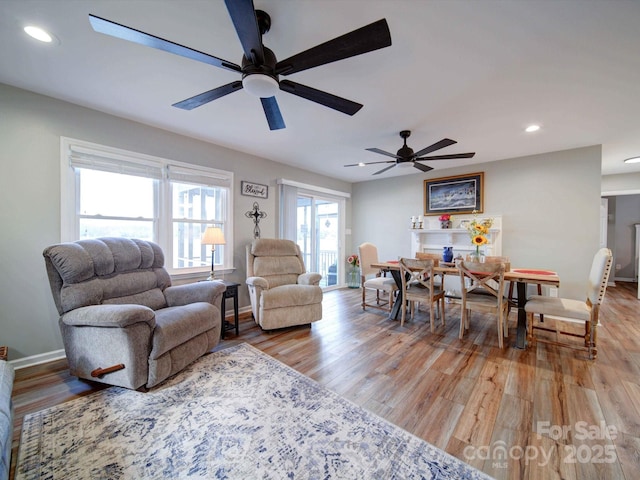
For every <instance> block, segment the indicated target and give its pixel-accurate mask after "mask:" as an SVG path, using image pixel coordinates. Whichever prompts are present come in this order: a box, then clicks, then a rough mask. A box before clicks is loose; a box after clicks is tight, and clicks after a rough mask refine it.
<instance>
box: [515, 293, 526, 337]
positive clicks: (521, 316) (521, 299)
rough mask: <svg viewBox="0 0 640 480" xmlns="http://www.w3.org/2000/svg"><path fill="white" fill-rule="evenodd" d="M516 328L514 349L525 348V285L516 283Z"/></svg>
mask: <svg viewBox="0 0 640 480" xmlns="http://www.w3.org/2000/svg"><path fill="white" fill-rule="evenodd" d="M517 289H518V290H517V291H518V328H517V330H516V348H526V346H527V312H525V310H524V306H525V304H526V303H527V284H526V282H518V284H517Z"/></svg>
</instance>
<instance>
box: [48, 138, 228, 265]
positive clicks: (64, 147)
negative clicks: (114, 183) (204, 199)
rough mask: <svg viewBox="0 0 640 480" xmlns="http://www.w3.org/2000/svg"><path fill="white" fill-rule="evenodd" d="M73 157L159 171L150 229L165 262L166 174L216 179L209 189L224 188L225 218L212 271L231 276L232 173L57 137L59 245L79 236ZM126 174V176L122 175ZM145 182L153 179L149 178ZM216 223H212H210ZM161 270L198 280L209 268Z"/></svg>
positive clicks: (169, 250) (168, 230)
mask: <svg viewBox="0 0 640 480" xmlns="http://www.w3.org/2000/svg"><path fill="white" fill-rule="evenodd" d="M74 153H82V154H83V155H86V156H94V157H95V158H96V159H97V161H99V159H102V158H104V159H107V160H109V159H111V160H114V161H121V162H124V163H134V164H137V165H141V166H142V165H144V166H148V167H150V168H152V169H153V168H158V169H160V170H161V172H162V173H161V178H160V179H157V180H158V196H159V201H158V203H157V204H156V208H157V209H158V211H157V212H156V213H157V218H158V225H157V226H156V227H155V228H154V235H155V237H156V242H157V243H158V245H160V247H161V248H162V250H163V252H164V254H165V258H166V259H171V258H173V245H172V236H173V235H172V222H173V217H172V212H171V211H167V209H170V202H171V184H170V179H169V170H170V169H171V167H174V168H175V169H176V170H179V171H189V172H191V173H192V174H193V175H194V176H195V177H197V176H202V177H206V178H211V179H218V180H219V181H218V182H215V181H214V182H212V183H211V186H215V187H221V188H227V189H228V195H227V202H226V209H225V210H226V211H225V215H226V218H225V219H223V223H224V224H225V230H224V234H225V240H226V245H225V248H224V258H223V264H222V265H220V266H217V267H216V271H221V272H231V271H232V270H233V269H234V266H233V259H234V241H233V230H234V228H233V220H234V218H233V198H234V191H233V189H234V174H233V172H230V171H226V170H220V169H216V168H210V167H203V166H201V165H196V164H191V163H185V162H179V161H177V160H170V159H166V158H162V157H156V156H153V155H148V154H144V153H138V152H132V151H129V150H123V149H120V148H115V147H109V146H105V145H100V144H96V143H91V142H87V141H84V140H78V139H74V138H69V137H60V241H62V242H73V241H76V240H77V239H78V238H80V237H79V235H80V233H79V222H78V218H79V211H78V206H79V196H80V192H79V188H78V184H77V177H76V172H75V169H74V167H73V166H72V165H71V158H72V155H73V154H74ZM124 173H126V172H124ZM149 178H153V177H152V176H150V177H149ZM219 221H220V220H219V219H215V221H214V222H212V224H214V223H216V224H217V223H218V222H219ZM165 268H166V269H167V271H168V272H169V274H170V275H171V276H172V277H180V278H188V277H197V276H198V277H199V276H201V274H202V273H208V272H209V271H210V270H211V266H210V265H209V266H203V267H191V268H181V269H179V270H175V269H174V268H173V265H172V264H171V262H170V261H169V262H165Z"/></svg>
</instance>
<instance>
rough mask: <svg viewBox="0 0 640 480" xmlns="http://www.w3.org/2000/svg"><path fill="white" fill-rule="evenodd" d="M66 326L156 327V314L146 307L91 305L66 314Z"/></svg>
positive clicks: (64, 319)
mask: <svg viewBox="0 0 640 480" xmlns="http://www.w3.org/2000/svg"><path fill="white" fill-rule="evenodd" d="M61 320H62V322H63V323H64V324H65V325H70V326H92V327H119V328H124V327H127V326H129V325H133V324H134V323H141V322H144V323H148V324H149V326H150V327H151V328H153V327H155V325H156V314H155V312H154V311H153V310H151V309H150V308H149V307H145V306H144V305H132V304H125V305H90V306H88V307H80V308H76V309H75V310H71V311H70V312H67V313H65V314H64V315H63V316H62V317H61Z"/></svg>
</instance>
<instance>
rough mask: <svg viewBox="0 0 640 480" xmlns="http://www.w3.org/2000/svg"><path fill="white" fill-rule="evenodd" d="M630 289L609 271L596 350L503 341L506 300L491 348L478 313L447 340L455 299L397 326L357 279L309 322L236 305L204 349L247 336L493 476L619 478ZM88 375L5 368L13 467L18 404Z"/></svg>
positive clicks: (67, 389)
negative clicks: (612, 282)
mask: <svg viewBox="0 0 640 480" xmlns="http://www.w3.org/2000/svg"><path fill="white" fill-rule="evenodd" d="M636 291H637V284H633V283H621V282H618V284H617V286H616V287H610V288H609V289H608V290H607V297H606V298H605V301H604V305H603V308H602V313H601V320H602V326H601V327H600V328H599V330H598V333H599V337H598V338H599V356H598V359H597V360H596V361H595V362H592V361H589V360H587V359H586V355H585V354H584V353H583V352H581V351H575V350H571V349H567V348H562V347H556V346H550V345H547V344H543V343H538V344H537V346H536V347H535V348H529V349H528V350H516V349H514V348H513V344H514V342H515V313H513V312H512V314H511V318H510V328H511V330H510V333H509V339H508V341H507V342H506V345H508V347H507V348H505V349H504V350H502V351H501V350H500V349H499V348H498V346H497V345H498V343H497V329H496V327H495V323H494V321H491V319H490V317H488V316H483V315H481V314H477V313H474V314H473V317H472V320H471V328H470V332H469V333H468V334H467V335H466V336H465V338H464V340H462V341H461V340H459V339H458V326H459V323H458V322H459V314H460V310H459V307H457V306H454V305H450V304H449V305H447V308H448V310H447V315H446V319H447V324H446V326H445V327H441V326H438V328H437V329H436V333H435V334H432V333H431V332H430V331H429V328H428V319H427V315H428V313H426V312H424V309H423V311H421V312H419V313H418V314H417V315H416V318H415V319H414V320H413V321H410V322H408V323H405V326H404V327H403V328H401V327H400V325H399V322H397V321H391V320H389V319H388V318H387V314H386V313H385V312H383V311H380V310H375V309H367V310H366V311H363V310H362V308H361V307H360V303H359V302H360V291H359V290H356V289H343V290H337V291H332V292H327V293H326V294H325V296H324V304H323V308H324V315H323V319H322V320H321V321H319V322H317V323H315V324H313V326H312V327H311V328H309V327H301V328H294V329H288V330H284V331H279V332H277V333H266V332H262V331H261V330H260V329H259V328H257V327H256V326H255V324H254V323H253V321H252V320H251V319H250V318H245V319H243V320H242V321H241V324H240V336H239V337H238V338H235V337H234V336H233V335H232V334H230V335H228V339H227V340H224V341H222V342H221V344H220V345H219V346H218V347H217V348H216V349H220V348H226V347H228V346H230V345H233V344H236V343H238V342H248V343H250V344H252V345H254V346H255V347H257V348H259V349H260V350H262V351H264V352H266V353H268V354H270V355H272V356H273V357H275V358H277V359H279V360H280V361H282V362H284V363H286V364H288V365H290V366H291V367H293V368H295V369H296V370H298V371H300V372H302V373H303V374H306V375H308V376H310V377H311V378H313V379H315V380H317V381H318V382H320V383H321V384H323V385H325V386H327V387H328V388H330V389H332V390H334V391H336V392H337V393H339V394H341V395H343V396H344V397H346V398H348V399H350V400H351V401H353V402H355V403H357V404H359V405H362V406H363V407H365V408H367V409H369V410H371V411H373V412H375V413H377V414H378V415H380V416H382V417H384V418H386V419H387V420H389V421H391V422H393V423H395V424H397V425H399V426H401V427H403V428H405V429H406V430H408V431H410V432H412V433H413V434H415V435H417V436H419V437H421V438H423V439H425V440H427V441H429V442H431V443H432V444H434V445H436V446H438V447H440V448H442V449H444V450H446V451H447V452H449V453H450V454H452V455H454V456H456V457H458V458H460V459H462V460H464V461H466V462H467V463H470V464H472V465H474V466H475V467H477V468H479V469H481V470H483V471H484V472H487V473H489V474H490V475H492V476H494V477H496V478H500V479H502V478H504V479H518V478H524V479H543V478H544V479H553V478H566V479H574V478H575V479H581V480H584V479H627V480H632V479H637V478H639V475H640V474H639V473H638V472H640V324H639V322H638V318H640V316H639V315H638V310H640V300H637V299H636ZM545 323H548V321H545ZM438 325H439V324H438ZM576 341H577V340H576ZM101 388H104V387H103V386H102V385H100V384H94V383H90V382H85V381H80V380H78V379H76V378H73V377H70V376H69V375H68V372H67V371H66V369H65V364H64V362H62V361H60V362H52V363H50V364H46V365H42V366H37V367H32V368H26V369H22V370H19V371H18V372H16V381H15V385H14V395H13V398H14V404H15V408H16V421H15V428H14V450H13V454H14V462H13V463H14V468H15V457H16V455H17V448H18V444H19V437H20V430H21V425H22V419H23V417H24V415H25V414H28V413H30V412H34V411H37V410H40V409H43V408H46V407H48V406H52V405H56V404H60V403H62V402H66V401H69V400H73V399H75V398H78V397H81V396H83V395H87V394H89V393H91V392H94V391H96V390H99V389H101ZM613 430H615V432H614V431H613Z"/></svg>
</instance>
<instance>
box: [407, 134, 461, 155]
mask: <svg viewBox="0 0 640 480" xmlns="http://www.w3.org/2000/svg"><path fill="white" fill-rule="evenodd" d="M456 143H458V142H456V141H455V140H451V139H450V138H443V139H442V140H440V141H439V142H436V143H434V144H433V145H429V146H428V147H426V148H423V149H422V150H420V151H418V152H416V153H415V154H414V155H415V156H416V157H421V156H422V155H426V154H427V153H431V152H435V151H436V150H440V149H441V148H444V147H448V146H449V145H454V144H456Z"/></svg>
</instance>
